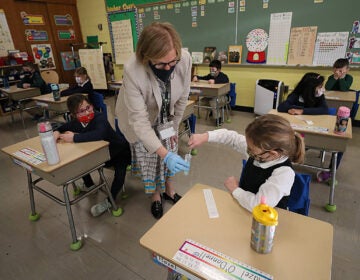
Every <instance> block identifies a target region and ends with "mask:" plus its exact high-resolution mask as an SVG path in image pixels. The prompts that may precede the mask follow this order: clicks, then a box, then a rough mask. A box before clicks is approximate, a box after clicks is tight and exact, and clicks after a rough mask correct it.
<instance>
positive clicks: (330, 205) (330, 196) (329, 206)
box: [325, 152, 338, 212]
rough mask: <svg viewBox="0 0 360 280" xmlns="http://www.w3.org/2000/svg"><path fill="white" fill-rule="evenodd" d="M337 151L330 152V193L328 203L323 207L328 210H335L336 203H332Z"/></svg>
mask: <svg viewBox="0 0 360 280" xmlns="http://www.w3.org/2000/svg"><path fill="white" fill-rule="evenodd" d="M337 156H338V153H337V152H333V153H332V160H331V186H330V195H329V203H328V204H327V205H326V206H325V209H326V210H327V211H329V212H335V211H336V205H335V204H334V194H335V185H336V162H337Z"/></svg>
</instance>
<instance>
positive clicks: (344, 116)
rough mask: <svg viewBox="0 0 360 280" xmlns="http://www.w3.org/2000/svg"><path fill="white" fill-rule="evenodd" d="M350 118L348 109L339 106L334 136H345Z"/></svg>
mask: <svg viewBox="0 0 360 280" xmlns="http://www.w3.org/2000/svg"><path fill="white" fill-rule="evenodd" d="M349 118H350V108H348V107H345V106H340V107H339V109H338V111H337V114H336V125H335V129H334V132H335V133H336V134H345V132H346V128H347V125H348V122H349Z"/></svg>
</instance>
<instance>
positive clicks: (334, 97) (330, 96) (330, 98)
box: [325, 91, 356, 110]
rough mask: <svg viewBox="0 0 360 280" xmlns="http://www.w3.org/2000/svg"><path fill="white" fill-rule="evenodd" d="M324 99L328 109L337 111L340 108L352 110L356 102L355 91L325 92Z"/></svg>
mask: <svg viewBox="0 0 360 280" xmlns="http://www.w3.org/2000/svg"><path fill="white" fill-rule="evenodd" d="M325 99H326V103H327V105H328V107H329V108H332V107H333V108H336V110H337V109H339V107H340V106H346V107H348V108H349V109H351V108H352V106H353V103H354V102H355V100H356V91H325Z"/></svg>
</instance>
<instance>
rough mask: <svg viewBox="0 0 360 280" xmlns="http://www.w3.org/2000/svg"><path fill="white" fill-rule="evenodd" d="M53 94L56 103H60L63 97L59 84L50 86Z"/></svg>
mask: <svg viewBox="0 0 360 280" xmlns="http://www.w3.org/2000/svg"><path fill="white" fill-rule="evenodd" d="M50 87H51V90H52V93H53V97H54V100H55V101H60V99H61V96H60V89H59V85H58V84H50Z"/></svg>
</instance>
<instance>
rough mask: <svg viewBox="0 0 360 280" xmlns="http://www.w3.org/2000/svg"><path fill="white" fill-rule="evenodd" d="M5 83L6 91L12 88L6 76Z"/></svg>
mask: <svg viewBox="0 0 360 280" xmlns="http://www.w3.org/2000/svg"><path fill="white" fill-rule="evenodd" d="M3 83H4V89H9V88H10V85H9V79H8V77H7V76H4V78H3Z"/></svg>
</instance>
